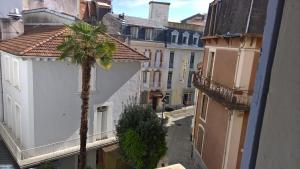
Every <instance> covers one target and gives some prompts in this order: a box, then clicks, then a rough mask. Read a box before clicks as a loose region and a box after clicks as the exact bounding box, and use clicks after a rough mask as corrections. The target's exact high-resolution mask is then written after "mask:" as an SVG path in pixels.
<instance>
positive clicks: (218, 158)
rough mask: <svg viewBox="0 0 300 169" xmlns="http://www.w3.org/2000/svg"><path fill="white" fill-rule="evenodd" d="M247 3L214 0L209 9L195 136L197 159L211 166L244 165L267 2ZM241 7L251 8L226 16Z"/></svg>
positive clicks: (198, 80) (197, 77)
mask: <svg viewBox="0 0 300 169" xmlns="http://www.w3.org/2000/svg"><path fill="white" fill-rule="evenodd" d="M254 1H255V0H254ZM246 2H248V0H243V1H240V2H239V3H233V1H222V6H221V5H220V3H221V1H219V0H215V1H213V2H212V3H211V4H210V8H209V13H208V19H207V24H206V27H205V32H204V37H203V38H202V40H203V41H204V44H205V45H204V59H203V63H202V64H201V65H202V66H201V67H200V68H199V70H198V71H197V73H196V75H195V78H194V85H195V86H196V87H197V89H198V90H197V93H198V99H197V108H196V115H195V123H194V135H193V144H194V150H195V151H194V158H195V159H196V162H199V161H200V162H199V163H202V164H203V165H204V166H205V167H206V168H207V169H239V168H240V163H241V158H242V153H243V149H244V140H245V134H246V129H247V124H248V116H249V110H250V102H251V99H252V95H253V87H254V82H255V77H256V70H257V66H258V60H259V56H260V48H261V43H262V33H263V26H264V18H265V10H266V2H267V1H260V3H261V4H259V5H258V3H254V4H255V5H253V7H251V8H250V6H248V5H247V3H246ZM224 6H230V8H225V7H224ZM237 6H238V7H239V8H241V9H243V10H241V11H240V12H242V11H249V13H247V14H243V13H238V12H237V13H235V15H228V11H232V10H233V9H235V8H236V7H237ZM217 14H218V15H217ZM216 16H224V17H216ZM237 16H239V17H237ZM254 16H255V17H254ZM257 16H259V17H257ZM237 18H238V19H237ZM241 20H242V22H241ZM245 23H246V24H245ZM247 23H248V24H247ZM199 165H200V164H199Z"/></svg>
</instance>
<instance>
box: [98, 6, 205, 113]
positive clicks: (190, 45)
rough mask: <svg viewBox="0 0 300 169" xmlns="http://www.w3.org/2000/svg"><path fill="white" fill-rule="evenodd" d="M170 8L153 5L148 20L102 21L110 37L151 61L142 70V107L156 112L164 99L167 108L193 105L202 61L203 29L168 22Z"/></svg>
mask: <svg viewBox="0 0 300 169" xmlns="http://www.w3.org/2000/svg"><path fill="white" fill-rule="evenodd" d="M169 6H170V3H164V2H154V1H151V2H150V3H149V18H148V19H143V18H138V17H132V16H126V15H124V14H121V15H117V14H112V13H108V14H106V15H105V16H104V18H103V20H102V21H103V23H104V24H105V25H106V26H107V27H108V31H109V33H110V34H115V35H116V36H118V37H120V39H122V40H124V42H125V43H126V44H128V45H129V46H130V47H132V48H133V49H136V50H137V51H138V52H140V53H142V54H144V55H145V56H146V57H148V58H149V59H150V62H149V63H145V64H144V65H143V68H142V73H141V78H142V85H141V90H142V94H141V104H152V105H153V109H157V108H158V107H161V106H162V100H161V98H162V97H163V96H166V104H167V106H171V107H175V108H176V107H181V106H184V105H191V104H193V103H194V100H193V98H194V91H195V90H194V87H193V85H192V75H193V72H194V71H195V67H196V65H197V63H198V62H201V61H202V54H203V48H202V41H201V37H202V34H203V27H201V26H199V25H192V24H186V23H174V22H168V15H169ZM120 35H121V36H120Z"/></svg>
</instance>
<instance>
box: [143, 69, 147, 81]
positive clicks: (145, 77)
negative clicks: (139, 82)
mask: <svg viewBox="0 0 300 169" xmlns="http://www.w3.org/2000/svg"><path fill="white" fill-rule="evenodd" d="M143 83H147V72H146V71H144V72H143Z"/></svg>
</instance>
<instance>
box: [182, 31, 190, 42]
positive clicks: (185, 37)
mask: <svg viewBox="0 0 300 169" xmlns="http://www.w3.org/2000/svg"><path fill="white" fill-rule="evenodd" d="M189 36H190V35H189V33H188V32H184V33H183V35H182V44H184V45H187V44H188V43H189Z"/></svg>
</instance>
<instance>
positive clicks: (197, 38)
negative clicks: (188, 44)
mask: <svg viewBox="0 0 300 169" xmlns="http://www.w3.org/2000/svg"><path fill="white" fill-rule="evenodd" d="M199 37H200V35H199V34H198V33H196V34H194V35H193V45H195V46H198V42H199Z"/></svg>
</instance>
